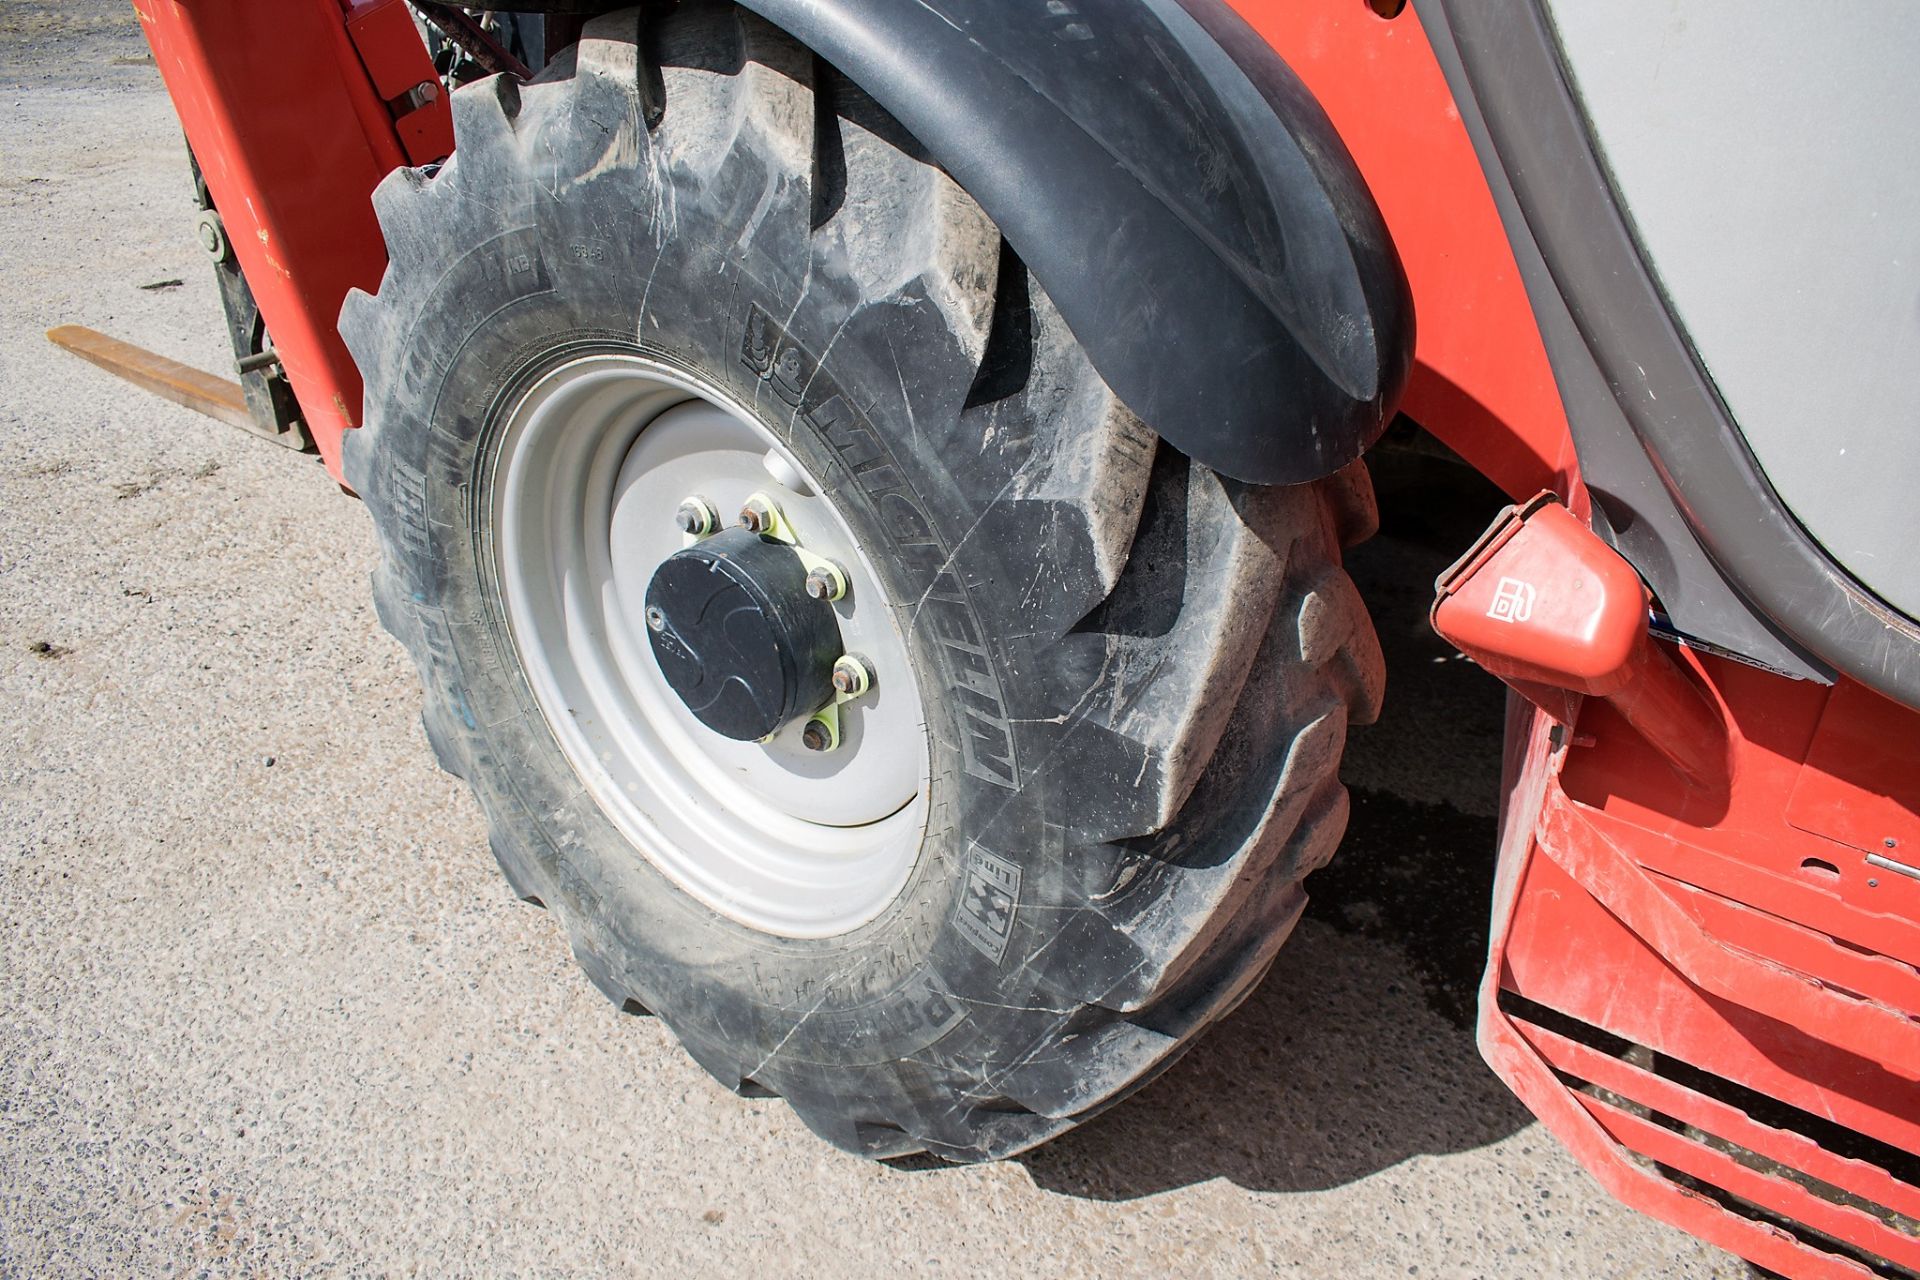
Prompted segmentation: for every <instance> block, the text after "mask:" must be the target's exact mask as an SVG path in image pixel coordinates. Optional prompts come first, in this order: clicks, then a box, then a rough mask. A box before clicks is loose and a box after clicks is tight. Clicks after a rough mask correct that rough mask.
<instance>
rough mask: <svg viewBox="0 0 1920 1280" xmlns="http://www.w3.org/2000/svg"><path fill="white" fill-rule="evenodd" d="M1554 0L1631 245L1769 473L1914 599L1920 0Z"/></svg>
mask: <svg viewBox="0 0 1920 1280" xmlns="http://www.w3.org/2000/svg"><path fill="white" fill-rule="evenodd" d="M1547 8H1548V10H1549V14H1550V17H1551V20H1552V22H1553V23H1554V26H1555V28H1556V34H1557V35H1558V38H1559V43H1560V46H1561V51H1562V55H1563V57H1564V59H1565V62H1566V65H1567V69H1568V73H1569V81H1570V84H1571V86H1572V87H1573V89H1574V90H1575V92H1576V94H1577V95H1578V97H1579V98H1580V101H1581V105H1582V106H1583V108H1584V110H1585V113H1586V116H1587V120H1588V125H1589V128H1590V129H1591V131H1592V133H1593V135H1594V137H1595V140H1596V141H1597V143H1598V145H1599V148H1600V150H1601V153H1602V159H1603V161H1604V163H1605V164H1606V165H1607V167H1608V169H1609V170H1610V172H1611V175H1612V179H1613V183H1614V187H1615V189H1616V190H1617V191H1618V192H1619V193H1620V195H1621V197H1622V201H1623V203H1624V205H1625V208H1626V210H1627V213H1628V217H1629V219H1630V220H1631V222H1632V224H1633V228H1634V231H1635V232H1636V234H1637V236H1638V239H1639V242H1640V246H1641V250H1642V253H1643V256H1644V257H1645V259H1646V260H1647V263H1648V265H1649V267H1650V268H1651V270H1652V272H1653V273H1654V275H1655V277H1656V278H1657V280H1658V282H1659V284H1660V285H1661V287H1662V288H1663V290H1664V291H1665V293H1666V296H1667V299H1668V302H1669V304H1670V306H1671V307H1672V309H1673V312H1674V316H1675V319H1676V320H1677V321H1678V322H1679V324H1680V325H1681V327H1682V328H1683V329H1684V330H1685V331H1686V334H1687V336H1688V337H1689V338H1690V339H1691V341H1692V344H1693V347H1694V350H1695V352H1696V353H1697V355H1698V357H1699V360H1700V363H1701V365H1702V366H1703V367H1704V369H1705V371H1706V373H1707V374H1708V376H1709V377H1711V378H1712V380H1713V383H1714V385H1715V387H1716V388H1717V390H1718V391H1719V394H1720V398H1721V399H1722V401H1723V402H1724V403H1725V404H1726V406H1727V409H1728V410H1729V411H1730V412H1731V414H1732V415H1733V417H1734V419H1735V420H1736V421H1737V422H1738V424H1739V426H1740V429H1741V431H1742V433H1743V434H1744V435H1745V437H1746V440H1747V444H1748V446H1749V448H1750V449H1751V450H1752V452H1753V454H1754V457H1755V459H1756V460H1757V461H1758V463H1759V464H1760V467H1761V469H1762V470H1763V471H1764V472H1765V473H1766V477H1767V479H1768V481H1769V482H1771V484H1772V486H1773V488H1774V490H1775V491H1776V492H1777V493H1778V494H1779V495H1780V498H1781V500H1782V501H1783V502H1784V503H1785V504H1786V506H1787V507H1788V508H1789V509H1790V510H1791V511H1792V512H1793V514H1794V515H1795V516H1796V517H1797V518H1798V519H1799V520H1800V522H1801V523H1802V524H1803V525H1805V526H1806V528H1807V529H1808V531H1809V532H1811V533H1812V534H1813V536H1814V537H1815V538H1816V539H1818V541H1819V542H1820V543H1821V544H1822V545H1823V546H1824V547H1825V548H1826V550H1827V552H1828V554H1830V555H1831V556H1832V557H1833V558H1834V559H1835V560H1837V561H1839V562H1840V563H1841V564H1842V565H1844V566H1845V567H1846V568H1847V569H1848V570H1849V571H1850V572H1851V573H1852V574H1853V576H1854V577H1855V578H1857V579H1859V581H1860V582H1861V583H1862V584H1864V585H1865V586H1867V587H1868V588H1870V589H1871V590H1872V591H1873V592H1874V593H1875V594H1877V595H1879V596H1880V597H1881V598H1882V599H1883V600H1885V601H1886V602H1887V603H1889V604H1891V605H1893V606H1895V607H1896V608H1898V609H1900V610H1901V611H1903V612H1905V613H1907V614H1908V615H1910V616H1920V555H1916V554H1915V547H1916V543H1917V542H1920V508H1917V507H1916V506H1915V505H1914V502H1913V499H1912V495H1913V494H1914V493H1915V492H1916V491H1920V74H1916V71H1915V68H1916V67H1920V7H1915V6H1913V5H1911V4H1905V3H1899V2H1898V0H1850V2H1849V3H1846V4H1839V3H1826V4H1810V5H1789V4H1773V5H1768V6H1764V7H1760V8H1756V7H1755V6H1754V5H1752V4H1750V3H1741V2H1739V0H1691V2H1690V3H1688V4H1685V5H1678V4H1675V3H1673V0H1607V3H1604V4H1596V3H1590V2H1586V0H1581V2H1575V3H1569V2H1568V0H1548V4H1547Z"/></svg>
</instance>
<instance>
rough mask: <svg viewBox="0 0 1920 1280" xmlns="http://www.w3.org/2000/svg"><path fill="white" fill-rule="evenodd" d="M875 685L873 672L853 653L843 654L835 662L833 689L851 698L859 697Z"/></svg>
mask: <svg viewBox="0 0 1920 1280" xmlns="http://www.w3.org/2000/svg"><path fill="white" fill-rule="evenodd" d="M872 687H873V672H872V671H871V670H869V669H868V667H867V664H866V663H864V662H862V661H861V660H860V659H858V658H856V657H854V656H853V655H852V654H850V653H848V654H843V655H841V657H840V658H839V659H838V660H837V661H836V662H835V663H834V664H833V689H834V692H835V693H844V694H846V695H847V696H848V697H849V698H857V697H859V696H860V695H861V694H863V693H865V692H866V691H867V690H868V689H871V688H872Z"/></svg>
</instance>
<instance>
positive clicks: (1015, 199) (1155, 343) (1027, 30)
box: [743, 0, 1413, 484]
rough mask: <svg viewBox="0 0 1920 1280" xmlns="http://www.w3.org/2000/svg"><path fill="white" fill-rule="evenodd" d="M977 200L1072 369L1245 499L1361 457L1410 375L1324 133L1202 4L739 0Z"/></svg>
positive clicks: (1380, 231) (1346, 170)
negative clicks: (1064, 332) (1251, 492)
mask: <svg viewBox="0 0 1920 1280" xmlns="http://www.w3.org/2000/svg"><path fill="white" fill-rule="evenodd" d="M743 3H744V5H745V7H746V8H748V9H751V10H753V11H755V12H757V13H759V14H760V15H761V16H762V17H765V18H766V19H768V20H769V21H771V22H773V23H774V24H775V25H777V26H779V27H782V28H784V29H785V30H787V31H788V32H790V33H792V34H793V35H794V36H795V37H796V38H797V39H799V40H800V41H801V42H802V43H803V44H805V45H807V46H808V47H809V48H811V49H813V50H814V51H815V52H816V53H818V54H819V55H820V56H821V57H823V58H825V59H826V60H827V61H828V62H830V63H832V64H833V65H834V66H835V67H836V68H838V69H839V70H840V71H841V72H842V73H844V74H845V75H846V76H847V77H848V78H849V79H851V80H852V81H853V82H854V83H855V84H857V85H859V86H860V87H861V88H862V89H864V90H866V91H867V92H868V93H870V94H871V95H873V97H874V98H875V99H876V100H877V101H878V102H879V103H880V104H881V105H882V106H884V107H885V108H886V109H887V110H888V111H889V112H891V113H892V114H893V115H894V116H895V117H896V118H898V119H899V120H900V122H901V123H902V124H903V125H905V126H906V127H907V128H908V129H909V130H910V131H911V132H912V133H913V134H914V135H915V136H916V137H917V138H918V139H919V140H920V142H921V143H922V144H923V145H924V146H925V147H926V148H927V150H928V152H929V153H930V154H931V155H932V157H933V159H934V160H936V161H937V162H938V163H940V164H941V165H942V166H943V167H945V168H946V169H947V171H948V172H949V173H951V174H952V175H953V177H954V179H955V180H956V181H957V182H959V183H960V185H961V186H962V187H964V188H966V190H967V192H968V193H969V194H970V195H972V196H973V198H974V199H975V200H977V201H979V203H980V205H981V207H982V208H983V209H985V210H986V212H987V214H988V216H990V217H991V218H992V219H993V220H994V222H995V223H997V224H998V225H999V227H1000V230H1001V234H1003V235H1004V236H1005V237H1006V239H1007V242H1008V244H1010V245H1011V246H1012V247H1013V250H1014V252H1015V253H1017V254H1019V256H1020V257H1021V259H1022V260H1023V261H1024V262H1025V263H1026V264H1027V267H1028V268H1029V269H1030V270H1031V271H1032V272H1033V275H1034V277H1035V279H1037V280H1038V281H1039V282H1040V285H1041V287H1042V288H1044V289H1045V290H1046V291H1047V294H1048V296H1050V297H1051V298H1052V299H1053V302H1054V304H1055V305H1056V306H1057V307H1058V308H1059V310H1060V313H1061V315H1062V316H1063V317H1064V318H1065V320H1066V322H1067V324H1068V325H1069V326H1070V327H1071V328H1072V330H1073V333H1074V336H1075V337H1077V338H1078V339H1079V340H1080V342H1081V343H1082V345H1084V346H1085V348H1086V349H1087V352H1088V354H1089V355H1090V356H1091V357H1092V360H1093V363H1094V366H1095V367H1096V368H1098V369H1099V371H1100V373H1101V376H1102V377H1104V378H1105V379H1106V381H1107V383H1108V385H1109V386H1111V387H1112V388H1113V390H1114V392H1115V393H1116V394H1117V395H1118V396H1119V397H1120V398H1121V400H1123V401H1124V402H1125V403H1126V405H1127V406H1128V407H1129V408H1130V409H1132V410H1133V411H1134V412H1135V413H1136V414H1138V415H1139V416H1140V418H1141V419H1142V420H1144V421H1145V422H1146V423H1147V425H1148V426H1150V427H1152V428H1153V429H1154V430H1155V431H1156V432H1158V433H1159V434H1160V435H1161V436H1162V437H1164V438H1165V439H1166V440H1168V441H1169V442H1170V443H1172V444H1173V445H1175V446H1176V447H1177V448H1179V449H1181V450H1182V451H1184V452H1185V453H1187V454H1188V455H1189V456H1191V457H1193V458H1194V459H1196V460H1197V461H1199V462H1201V463H1204V464H1205V465H1207V466H1209V467H1212V468H1214V469H1216V470H1218V471H1221V472H1224V473H1226V474H1227V475H1230V476H1233V477H1235V478H1237V479H1241V480H1250V481H1257V482H1261V483H1268V484H1291V483H1298V482H1302V481H1308V480H1314V479H1317V478H1319V477H1321V476H1324V475H1328V474H1330V473H1331V472H1333V471H1335V470H1338V469H1339V468H1340V467H1342V466H1344V465H1345V464H1347V463H1348V462H1351V461H1352V460H1353V459H1355V458H1357V457H1359V456H1360V454H1361V452H1362V451H1363V450H1364V449H1365V448H1366V447H1367V446H1368V445H1369V444H1371V443H1372V442H1373V440H1374V438H1375V437H1376V436H1378V435H1379V433H1380V431H1381V430H1382V429H1383V428H1384V426H1385V425H1386V422H1387V421H1388V419H1389V418H1390V417H1391V415H1392V413H1393V411H1394V407H1395V405H1396V403H1397V401H1398V399H1399V396H1400V391H1401V389H1402V387H1403V386H1404V384H1405V382H1406V376H1407V372H1408V369H1409V367H1410V365H1411V363H1412V356H1413V301H1412V295H1411V293H1410V291H1409V290H1408V287H1407V282H1406V276H1405V274H1404V272H1403V271H1402V270H1401V266H1400V260H1399V257H1398V256H1397V255H1396V254H1395V252H1394V249H1393V245H1392V242H1391V241H1390V240H1389V238H1388V235H1387V229H1386V224H1385V223H1384V222H1383V221H1382V219H1381V217H1380V212H1379V209H1378V208H1377V207H1376V206H1375V205H1374V202H1373V198H1372V196H1371V195H1370V194H1369V193H1368V191H1367V189H1366V185H1365V183H1364V182H1363V181H1362V180H1361V177H1360V174H1359V171H1358V169H1356V168H1355V166H1354V164H1353V161H1352V159H1351V157H1349V156H1348V154H1347V151H1346V148H1345V147H1344V146H1343V145H1342V144H1341V142H1340V138H1339V135H1338V134H1337V133H1336V132H1335V131H1334V128H1333V125H1332V123H1331V122H1330V121H1329V120H1328V119H1327V117H1326V114H1325V113H1324V112H1323V111H1322V110H1321V109H1320V106H1319V104H1318V103H1317V102H1315V101H1314V99H1313V96H1312V95H1311V94H1310V93H1308V92H1307V90H1306V88H1305V86H1303V85H1302V84H1301V83H1300V80H1299V78H1298V77H1296V76H1295V75H1294V74H1293V72H1292V71H1291V70H1290V69H1289V68H1288V67H1287V65H1286V64H1285V63H1284V62H1282V61H1281V60H1280V58H1279V56H1278V55H1277V54H1275V53H1274V51H1273V50H1272V49H1271V48H1270V47H1269V46H1268V45H1267V44H1266V43H1265V42H1264V41H1262V40H1261V39H1260V38H1259V37H1258V36H1257V35H1256V34H1255V33H1254V32H1253V31H1252V30H1251V29H1250V28H1249V27H1247V26H1246V24H1245V23H1244V22H1242V21H1241V20H1240V18H1239V17H1238V16H1237V15H1236V14H1234V13H1233V12H1232V10H1230V9H1229V8H1227V6H1226V5H1225V4H1224V3H1222V2H1221V0H1179V2H1178V3H1176V2H1175V0H1053V2H1052V3H1039V2H1038V0H1035V2H1033V3H1020V4H996V3H990V2H989V0H915V2H912V3H902V2H901V0H743Z"/></svg>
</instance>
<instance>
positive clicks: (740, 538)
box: [647, 528, 841, 742]
mask: <svg viewBox="0 0 1920 1280" xmlns="http://www.w3.org/2000/svg"><path fill="white" fill-rule="evenodd" d="M806 583H807V570H806V566H805V565H804V564H802V563H801V560H800V557H799V556H798V555H797V554H796V553H795V552H794V550H793V548H792V547H789V546H787V545H786V544H785V543H782V542H776V541H775V540H773V539H772V538H763V537H761V536H760V535H759V534H756V533H749V532H748V531H747V530H745V529H742V528H733V529H728V530H727V531H726V532H724V533H717V534H715V535H714V536H713V537H711V538H707V539H704V540H703V541H700V542H696V543H694V544H693V545H692V546H690V547H687V548H685V549H684V550H681V551H677V552H675V553H674V554H673V555H671V556H668V557H667V558H666V560H665V561H664V562H662V564H661V565H660V568H659V569H658V570H656V571H655V572H654V575H653V581H652V582H650V583H648V584H647V637H648V639H649V640H651V641H652V642H653V657H654V661H656V662H658V663H659V664H660V671H661V674H663V675H664V676H666V678H667V684H668V685H669V686H671V687H672V689H673V691H674V692H675V693H677V694H679V695H680V701H682V702H684V703H685V704H686V705H687V710H689V711H691V712H693V714H694V715H695V716H696V717H698V718H699V720H700V723H701V724H704V725H706V726H707V727H708V728H709V729H712V730H713V731H714V732H715V733H720V734H724V735H726V736H727V737H729V738H735V739H738V740H739V741H741V742H753V741H755V740H757V739H760V738H764V737H766V736H767V735H768V734H770V733H772V732H773V731H774V730H775V729H778V728H779V727H780V726H781V725H783V724H786V723H788V722H790V721H792V720H795V719H797V718H799V717H800V716H804V715H812V714H813V713H814V712H815V711H818V710H819V709H820V708H821V707H823V706H825V705H826V704H827V702H828V701H829V700H830V699H831V698H832V697H833V664H834V660H835V659H837V658H838V657H839V656H840V652H841V649H840V626H839V623H838V622H837V621H836V620H835V618H834V615H833V606H832V605H830V604H828V603H827V602H826V601H825V600H815V599H814V598H813V597H811V596H809V595H808V594H807V587H806Z"/></svg>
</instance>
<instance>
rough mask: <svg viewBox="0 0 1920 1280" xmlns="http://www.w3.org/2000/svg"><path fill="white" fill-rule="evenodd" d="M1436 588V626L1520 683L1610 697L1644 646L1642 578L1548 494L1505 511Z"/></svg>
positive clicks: (1493, 668) (1498, 672) (1469, 653)
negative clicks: (1543, 685)
mask: <svg viewBox="0 0 1920 1280" xmlns="http://www.w3.org/2000/svg"><path fill="white" fill-rule="evenodd" d="M1434 589H1435V596H1434V601H1433V615H1432V622H1433V629H1434V630H1435V631H1437V632H1439V633H1440V635H1441V636H1442V637H1444V638H1445V639H1446V640H1448V641H1450V642H1452V644H1453V645H1454V646H1455V647H1456V648H1458V649H1459V650H1460V652H1462V653H1464V654H1466V655H1467V656H1468V657H1469V658H1472V659H1473V660H1474V661H1475V662H1477V663H1479V664H1480V665H1481V666H1482V667H1484V668H1486V669H1487V670H1488V671H1491V672H1492V673H1493V674H1494V675H1497V676H1499V677H1500V678H1501V679H1502V680H1505V681H1508V682H1509V683H1512V684H1514V685H1515V686H1516V687H1518V686H1520V685H1539V684H1545V685H1548V686H1550V687H1552V688H1554V689H1556V690H1571V691H1573V692H1575V693H1586V694H1593V695H1595V696H1597V697H1605V696H1607V695H1610V694H1613V693H1617V692H1618V691H1619V690H1620V689H1622V688H1624V687H1625V686H1626V685H1627V684H1628V683H1629V682H1630V681H1632V680H1633V679H1634V676H1635V674H1636V666H1637V665H1638V664H1639V663H1640V662H1641V661H1642V656H1641V655H1642V654H1644V653H1645V652H1646V650H1647V646H1648V641H1647V606H1648V604H1649V603H1650V602H1651V597H1650V596H1649V595H1648V593H1647V588H1646V586H1645V585H1644V584H1643V583H1642V582H1641V581H1640V576H1639V575H1638V574H1636V573H1635V572H1634V571H1633V566H1632V565H1630V564H1628V563H1627V562H1626V561H1625V560H1623V559H1621V558H1620V554H1619V553H1618V552H1617V551H1614V550H1613V549H1612V548H1611V547H1609V546H1607V544H1606V543H1604V542H1602V541H1601V540H1600V539H1599V538H1598V537H1596V536H1594V532H1593V530H1591V529H1589V528H1588V527H1587V526H1586V525H1584V524H1582V523H1581V522H1580V521H1579V520H1577V519H1575V518H1574V517H1573V515H1572V514H1571V513H1569V512H1568V511H1567V509H1566V508H1565V507H1564V506H1561V505H1560V503H1559V501H1558V500H1557V499H1555V498H1554V496H1553V495H1552V494H1550V493H1543V494H1541V495H1540V496H1539V497H1537V498H1534V499H1533V500H1532V501H1530V502H1526V503H1523V504H1519V505H1516V506H1511V507H1508V508H1507V509H1506V510H1505V511H1502V512H1501V513H1500V515H1499V516H1498V517H1497V518H1495V520H1494V522H1493V524H1492V526H1491V527H1489V528H1488V530H1487V532H1486V533H1485V534H1483V535H1482V536H1481V538H1480V540H1479V541H1478V542H1476V543H1475V544H1474V545H1473V548H1472V549H1471V550H1469V551H1468V552H1467V554H1466V555H1464V556H1462V557H1461V558H1460V559H1459V560H1458V561H1457V562H1455V564H1454V565H1453V566H1452V567H1451V568H1449V569H1448V570H1447V571H1446V572H1445V573H1443V574H1441V575H1440V579H1439V581H1438V582H1436V583H1435V584H1434Z"/></svg>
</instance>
